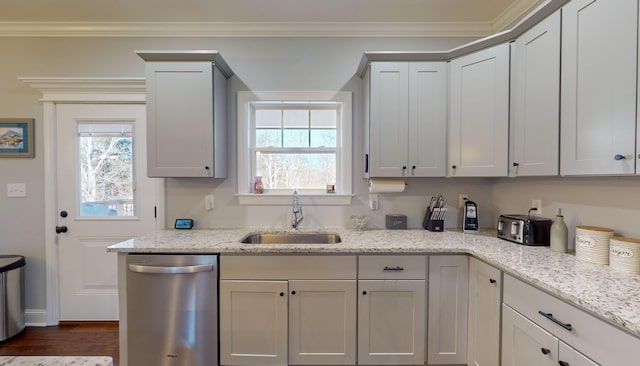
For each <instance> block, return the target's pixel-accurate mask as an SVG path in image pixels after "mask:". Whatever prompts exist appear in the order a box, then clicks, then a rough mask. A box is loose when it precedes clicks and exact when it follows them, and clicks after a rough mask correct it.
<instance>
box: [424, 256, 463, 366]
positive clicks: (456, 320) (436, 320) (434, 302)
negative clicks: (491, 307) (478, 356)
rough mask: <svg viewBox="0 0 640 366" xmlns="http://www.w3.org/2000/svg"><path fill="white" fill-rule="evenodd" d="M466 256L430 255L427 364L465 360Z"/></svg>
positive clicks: (455, 362)
mask: <svg viewBox="0 0 640 366" xmlns="http://www.w3.org/2000/svg"><path fill="white" fill-rule="evenodd" d="M468 296H469V264H468V259H467V256H464V255H454V256H432V257H430V258H429V318H428V334H427V339H428V342H429V344H428V345H427V351H428V355H427V356H428V359H427V363H428V364H441V365H450V364H466V363H467V306H468Z"/></svg>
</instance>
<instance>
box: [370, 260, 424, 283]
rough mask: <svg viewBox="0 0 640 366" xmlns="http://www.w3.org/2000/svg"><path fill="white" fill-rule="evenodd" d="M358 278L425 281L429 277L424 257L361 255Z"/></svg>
mask: <svg viewBox="0 0 640 366" xmlns="http://www.w3.org/2000/svg"><path fill="white" fill-rule="evenodd" d="M358 261H359V266H358V278H359V279H367V280H423V279H425V278H426V275H427V258H426V256H424V255H361V256H360V257H358Z"/></svg>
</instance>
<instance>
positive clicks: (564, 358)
mask: <svg viewBox="0 0 640 366" xmlns="http://www.w3.org/2000/svg"><path fill="white" fill-rule="evenodd" d="M559 346H560V348H559V350H558V355H559V356H558V359H559V360H558V365H559V366H598V364H597V363H595V362H593V361H591V360H590V359H588V358H587V356H585V355H583V354H582V353H580V352H578V351H576V350H575V349H573V348H571V347H569V346H568V345H567V344H566V343H564V342H562V341H560V343H559Z"/></svg>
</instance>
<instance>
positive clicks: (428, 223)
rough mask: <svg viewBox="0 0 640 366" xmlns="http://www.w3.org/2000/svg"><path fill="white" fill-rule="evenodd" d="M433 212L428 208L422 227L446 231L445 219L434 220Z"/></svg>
mask: <svg viewBox="0 0 640 366" xmlns="http://www.w3.org/2000/svg"><path fill="white" fill-rule="evenodd" d="M432 214H433V212H431V210H429V209H428V208H427V212H426V213H425V215H424V220H423V221H422V227H423V228H424V229H425V230H429V231H435V232H441V231H444V219H443V220H432V219H431V215H432Z"/></svg>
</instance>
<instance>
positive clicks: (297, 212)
mask: <svg viewBox="0 0 640 366" xmlns="http://www.w3.org/2000/svg"><path fill="white" fill-rule="evenodd" d="M302 219H304V217H303V216H302V206H300V203H299V202H298V190H297V189H295V188H294V189H293V219H292V220H291V227H292V228H294V229H297V228H298V225H300V223H301V222H302Z"/></svg>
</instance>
